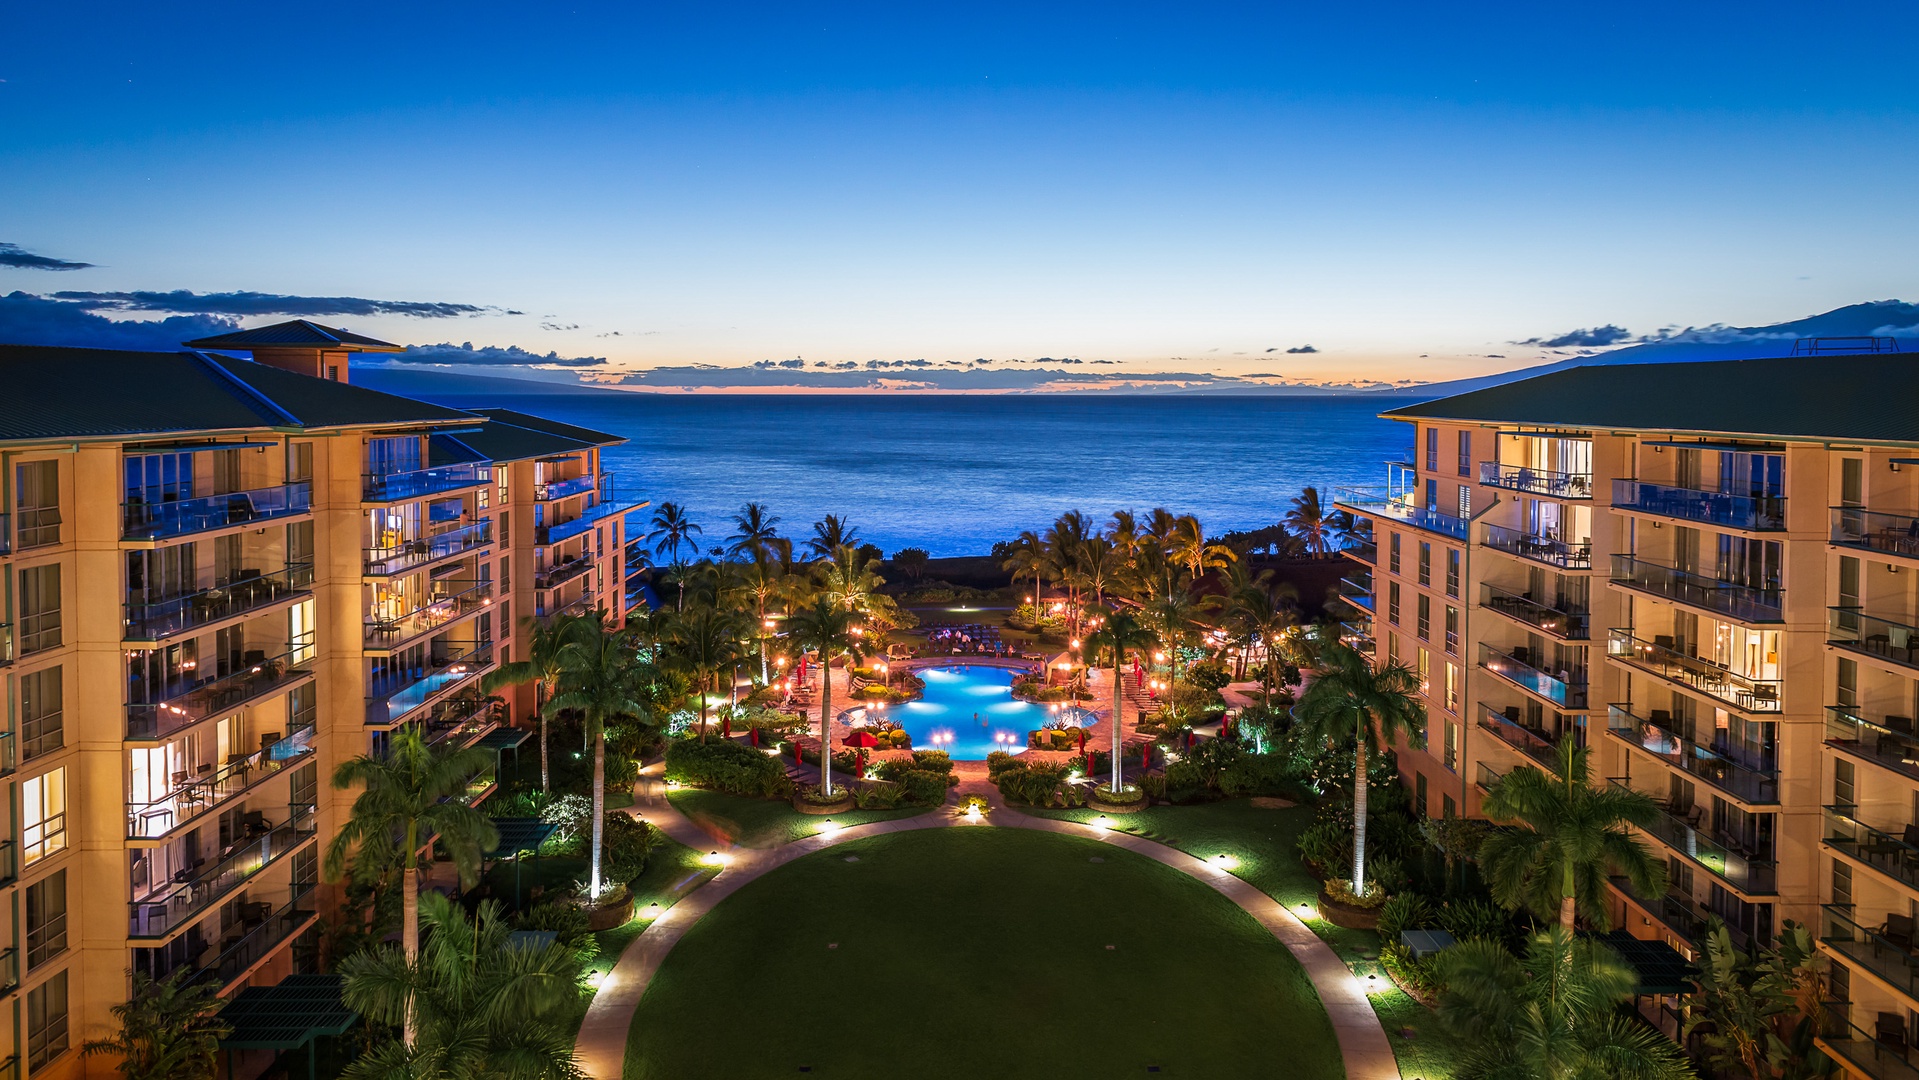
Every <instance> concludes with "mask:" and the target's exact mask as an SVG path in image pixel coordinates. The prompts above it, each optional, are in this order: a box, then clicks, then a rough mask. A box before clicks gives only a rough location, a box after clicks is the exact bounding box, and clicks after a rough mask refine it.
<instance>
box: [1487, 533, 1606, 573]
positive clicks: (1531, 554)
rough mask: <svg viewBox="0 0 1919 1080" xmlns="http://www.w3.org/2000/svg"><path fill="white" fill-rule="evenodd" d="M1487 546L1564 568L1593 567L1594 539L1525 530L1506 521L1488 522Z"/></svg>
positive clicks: (1580, 568) (1585, 568)
mask: <svg viewBox="0 0 1919 1080" xmlns="http://www.w3.org/2000/svg"><path fill="white" fill-rule="evenodd" d="M1486 546H1487V547H1489V548H1492V549H1493V550H1494V551H1503V552H1505V553H1506V554H1508V555H1517V556H1519V557H1520V558H1522V559H1527V560H1530V561H1532V562H1536V563H1544V564H1546V565H1547V566H1551V567H1555V568H1557V569H1560V570H1591V569H1592V565H1593V545H1592V541H1591V540H1582V541H1579V542H1578V543H1573V542H1570V541H1566V540H1561V539H1560V538H1558V537H1556V536H1542V535H1540V534H1538V533H1529V532H1521V531H1520V530H1518V529H1508V528H1506V527H1505V526H1503V525H1488V526H1486Z"/></svg>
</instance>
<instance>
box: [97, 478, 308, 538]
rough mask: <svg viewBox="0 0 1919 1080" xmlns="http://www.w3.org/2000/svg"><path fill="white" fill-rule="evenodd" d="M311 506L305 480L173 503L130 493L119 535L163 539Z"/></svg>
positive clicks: (294, 513)
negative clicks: (150, 500) (150, 499)
mask: <svg viewBox="0 0 1919 1080" xmlns="http://www.w3.org/2000/svg"><path fill="white" fill-rule="evenodd" d="M312 509H313V485H312V484H311V483H309V482H307V481H305V480H302V481H299V482H298V483H293V484H281V485H279V486H277V487H264V488H254V489H253V490H251V491H232V492H228V493H227V494H225V495H207V496H204V497H202V498H198V499H180V500H177V501H174V502H148V501H146V499H145V498H144V497H143V496H140V495H129V496H128V497H127V501H126V503H125V504H124V505H123V506H122V508H121V510H122V518H123V522H124V524H123V526H122V529H121V535H122V536H124V537H125V538H126V539H128V540H165V539H168V538H171V537H175V536H187V535H189V534H191V533H198V532H208V531H210V530H213V529H224V528H227V527H228V526H230V525H252V524H256V523H258V522H262V521H274V520H277V519H279V518H287V517H296V516H298V515H300V514H305V513H308V512H309V511H311V510H312Z"/></svg>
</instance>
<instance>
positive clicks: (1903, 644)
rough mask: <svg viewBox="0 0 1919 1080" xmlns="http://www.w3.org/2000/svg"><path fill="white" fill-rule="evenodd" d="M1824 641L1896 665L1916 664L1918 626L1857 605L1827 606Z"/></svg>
mask: <svg viewBox="0 0 1919 1080" xmlns="http://www.w3.org/2000/svg"><path fill="white" fill-rule="evenodd" d="M1828 611H1829V613H1830V614H1829V617H1828V619H1827V625H1826V643H1827V644H1829V645H1833V646H1836V647H1838V648H1841V649H1845V650H1847V651H1848V652H1856V653H1861V654H1864V655H1866V656H1870V657H1873V658H1875V659H1879V660H1886V661H1890V662H1891V663H1894V664H1898V665H1899V666H1900V667H1907V668H1919V628H1914V627H1912V626H1909V625H1907V624H1906V623H1899V622H1893V621H1892V620H1891V619H1882V618H1880V617H1878V616H1877V615H1868V614H1866V613H1865V611H1864V610H1863V609H1861V608H1856V607H1836V608H1830V609H1828Z"/></svg>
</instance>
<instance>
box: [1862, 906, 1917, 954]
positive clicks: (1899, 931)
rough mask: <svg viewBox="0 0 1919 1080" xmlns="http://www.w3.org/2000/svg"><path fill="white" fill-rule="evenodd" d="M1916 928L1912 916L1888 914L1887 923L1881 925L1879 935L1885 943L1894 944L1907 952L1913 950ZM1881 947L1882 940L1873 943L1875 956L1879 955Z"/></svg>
mask: <svg viewBox="0 0 1919 1080" xmlns="http://www.w3.org/2000/svg"><path fill="white" fill-rule="evenodd" d="M1914 929H1915V927H1914V923H1913V917H1912V916H1910V915H1887V916H1886V921H1885V924H1884V925H1882V926H1880V927H1879V930H1878V936H1879V938H1881V939H1883V940H1884V942H1885V944H1887V945H1891V946H1894V947H1895V948H1900V949H1904V950H1905V951H1906V952H1911V951H1912V938H1913V931H1914ZM1879 949H1880V942H1879V941H1874V942H1873V943H1872V952H1873V955H1874V956H1877V955H1879Z"/></svg>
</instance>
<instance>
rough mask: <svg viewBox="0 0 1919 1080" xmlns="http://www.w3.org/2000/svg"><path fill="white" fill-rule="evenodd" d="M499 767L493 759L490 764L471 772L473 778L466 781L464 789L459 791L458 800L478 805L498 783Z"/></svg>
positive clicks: (491, 792)
mask: <svg viewBox="0 0 1919 1080" xmlns="http://www.w3.org/2000/svg"><path fill="white" fill-rule="evenodd" d="M499 768H500V764H499V762H498V761H497V760H495V761H494V762H493V763H492V764H491V765H488V766H487V767H486V768H484V769H481V770H480V771H479V772H477V773H475V774H473V778H472V779H471V780H468V781H467V782H466V790H465V791H462V792H460V794H459V796H458V798H459V800H460V801H461V802H463V803H465V804H467V805H468V806H478V805H479V804H480V803H481V802H482V801H483V800H485V798H486V797H487V796H488V795H491V794H493V789H494V788H495V787H497V786H498V783H499V780H498V773H499Z"/></svg>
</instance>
